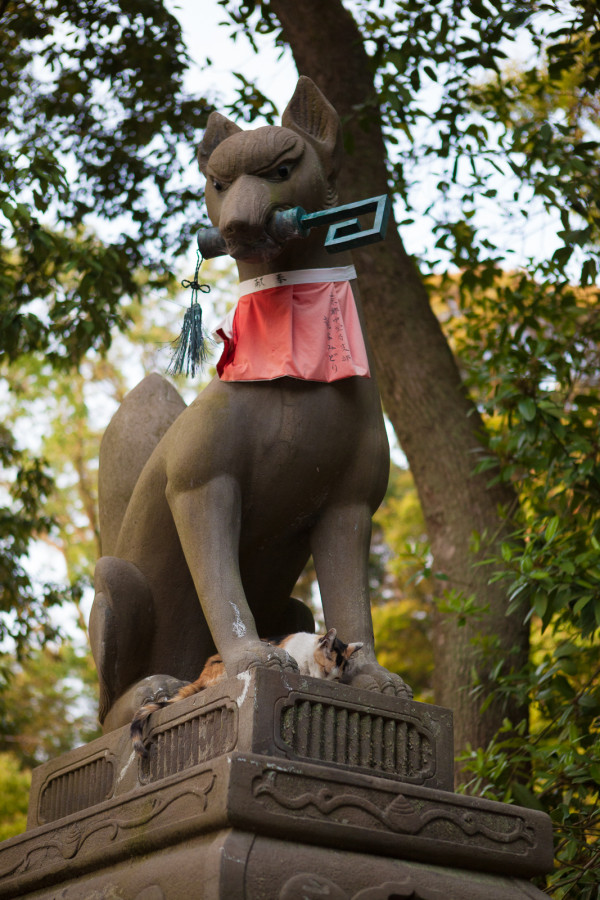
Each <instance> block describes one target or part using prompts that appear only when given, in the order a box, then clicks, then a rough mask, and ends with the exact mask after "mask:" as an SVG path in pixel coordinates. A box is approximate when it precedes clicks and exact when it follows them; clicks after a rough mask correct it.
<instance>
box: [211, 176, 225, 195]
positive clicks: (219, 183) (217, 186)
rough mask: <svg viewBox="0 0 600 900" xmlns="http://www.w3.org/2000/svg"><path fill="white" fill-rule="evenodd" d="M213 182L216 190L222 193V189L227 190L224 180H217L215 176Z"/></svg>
mask: <svg viewBox="0 0 600 900" xmlns="http://www.w3.org/2000/svg"><path fill="white" fill-rule="evenodd" d="M212 183H213V187H214V189H215V191H219V193H220V192H221V191H224V190H225V185H224V184H223V182H222V181H217V179H216V178H213V180H212Z"/></svg>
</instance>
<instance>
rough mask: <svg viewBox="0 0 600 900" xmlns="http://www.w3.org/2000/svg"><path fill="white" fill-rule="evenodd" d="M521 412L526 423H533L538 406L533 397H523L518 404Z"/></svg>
mask: <svg viewBox="0 0 600 900" xmlns="http://www.w3.org/2000/svg"><path fill="white" fill-rule="evenodd" d="M518 407H519V412H520V413H521V415H522V416H523V418H524V419H525V421H526V422H533V420H534V419H535V417H536V414H537V406H536V403H535V400H534V399H533V397H523V398H522V399H521V400H519V403H518Z"/></svg>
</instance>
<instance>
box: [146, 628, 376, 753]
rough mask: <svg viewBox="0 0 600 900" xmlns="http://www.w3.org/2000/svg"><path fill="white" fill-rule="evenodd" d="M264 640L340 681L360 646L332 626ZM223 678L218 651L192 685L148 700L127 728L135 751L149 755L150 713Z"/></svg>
mask: <svg viewBox="0 0 600 900" xmlns="http://www.w3.org/2000/svg"><path fill="white" fill-rule="evenodd" d="M265 643H267V644H273V645H274V646H276V647H282V648H283V649H284V650H287V652H288V653H289V654H290V656H292V657H293V658H294V659H295V660H296V662H297V663H298V669H299V671H300V674H301V675H310V676H312V677H313V678H324V679H325V680H327V681H339V680H340V678H341V677H342V675H343V673H344V669H345V668H346V665H347V663H348V660H349V659H350V658H351V657H352V656H354V654H355V653H358V651H359V650H360V649H361V647H362V644H361V643H354V644H345V643H344V642H343V641H341V640H340V639H339V638H338V636H337V632H336V630H335V628H330V629H329V631H328V632H327V634H308V633H307V632H305V631H299V632H297V633H296V634H288V635H287V636H286V637H284V638H278V639H276V638H270V639H269V640H267V641H265ZM226 677H227V674H226V672H225V666H224V665H223V660H222V659H221V657H220V656H219V655H218V654H215V655H214V656H210V657H209V658H208V659H207V660H206V663H205V664H204V668H203V669H202V672H201V673H200V675H199V676H198V678H197V679H196V680H195V681H193V682H192V683H191V684H186V685H184V686H183V687H182V688H180V689H179V690H178V691H177V693H176V694H174V695H173V697H170V698H169V699H164V700H154V701H150V702H149V703H144V705H143V706H140V708H139V709H138V711H137V712H136V714H135V716H134V717H133V720H132V722H131V728H130V733H131V740H132V741H133V746H134V749H135V751H136V753H138V754H139V755H140V756H142V757H144V758H145V757H147V756H148V751H147V749H146V746H145V744H144V739H143V735H144V726H145V724H146V722H147V721H148V719H149V718H150V716H151V715H152V713H154V712H157V711H158V710H159V709H163V708H164V707H165V706H168V705H169V704H170V703H176V702H177V701H178V700H183V699H184V698H185V697H191V696H192V694H197V693H199V692H200V691H203V690H204V688H207V687H210V686H211V685H213V684H217V683H218V682H219V681H223V680H224V679H225V678H226Z"/></svg>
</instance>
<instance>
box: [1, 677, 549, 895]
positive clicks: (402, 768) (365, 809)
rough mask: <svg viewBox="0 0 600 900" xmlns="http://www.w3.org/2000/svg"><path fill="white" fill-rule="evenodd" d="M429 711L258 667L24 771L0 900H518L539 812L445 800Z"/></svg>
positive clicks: (440, 738) (444, 721) (535, 859)
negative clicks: (146, 723) (138, 748)
mask: <svg viewBox="0 0 600 900" xmlns="http://www.w3.org/2000/svg"><path fill="white" fill-rule="evenodd" d="M451 727H452V726H451V718H450V715H449V713H448V711H447V710H440V709H438V708H436V707H432V706H429V705H426V704H417V703H412V702H409V701H403V700H397V699H396V698H394V697H387V696H382V695H377V694H373V693H370V692H369V693H367V692H362V691H356V690H354V689H352V688H346V687H342V686H340V685H332V684H328V683H327V682H323V681H315V680H314V679H310V678H303V677H301V676H292V675H288V674H284V673H281V672H278V671H272V670H266V669H258V670H256V671H254V672H253V673H252V674H248V675H246V676H244V677H239V678H233V679H229V680H228V681H227V682H225V683H223V684H221V685H217V686H215V687H214V688H212V689H210V690H209V691H205V692H203V693H202V694H198V695H196V696H195V697H191V698H189V699H188V700H186V701H182V702H181V703H178V704H173V706H171V707H169V708H167V709H165V710H163V711H161V712H160V713H158V714H156V715H155V716H154V717H153V719H152V732H151V734H150V739H151V752H150V757H149V760H148V761H144V762H142V761H141V760H139V759H138V757H136V756H135V755H134V754H133V753H132V752H131V746H130V742H129V736H128V729H127V728H124V729H120V730H119V731H117V732H112V733H111V734H108V735H106V736H104V737H103V738H100V739H99V740H97V741H94V742H93V743H91V744H89V745H87V746H86V747H81V748H79V749H78V750H75V751H73V752H72V753H68V754H66V755H65V756H63V757H61V758H60V759H58V760H55V761H53V762H51V763H49V764H47V765H45V766H41V767H40V768H39V769H38V770H36V772H35V773H34V776H35V777H34V781H33V785H32V792H31V800H30V812H29V828H30V830H28V831H27V832H26V833H25V834H24V835H20V836H19V837H16V838H12V839H11V840H9V841H5V842H4V843H3V844H1V845H0V898H7V900H8V898H10V900H13V898H17V897H28V898H31V900H33V898H39V900H50V898H55V897H58V896H60V897H61V898H63V900H75V898H77V900H80V898H89V900H104V898H106V900H108V898H110V900H130V898H132V900H133V898H135V900H162V898H167V900H183V898H185V900H188V898H190V897H193V898H207V900H208V898H211V900H213V898H228V900H237V898H248V900H250V898H253V900H254V898H256V900H259V898H260V900H271V898H279V900H293V898H300V897H304V898H308V900H310V898H314V900H317V898H322V897H327V898H330V900H343V898H353V900H358V898H360V900H384V898H385V900H388V898H392V897H393V898H404V897H405V898H414V900H418V898H421V900H432V898H438V900H453V898H456V900H505V898H506V900H511V898H513V900H518V898H534V897H539V898H542V897H543V895H542V894H541V892H539V891H537V889H535V888H533V887H532V885H531V884H530V883H528V882H527V880H526V879H529V878H531V877H533V876H534V875H538V874H543V873H545V872H547V871H549V870H550V869H551V867H552V836H551V828H550V820H549V819H548V817H547V816H545V815H544V814H542V813H539V812H536V811H532V810H526V809H521V808H519V807H514V806H509V805H506V804H500V803H492V802H490V801H485V800H481V799H478V798H472V797H464V796H460V795H457V794H453V793H452V792H451V787H452V785H451V774H450V773H451V763H452V747H451Z"/></svg>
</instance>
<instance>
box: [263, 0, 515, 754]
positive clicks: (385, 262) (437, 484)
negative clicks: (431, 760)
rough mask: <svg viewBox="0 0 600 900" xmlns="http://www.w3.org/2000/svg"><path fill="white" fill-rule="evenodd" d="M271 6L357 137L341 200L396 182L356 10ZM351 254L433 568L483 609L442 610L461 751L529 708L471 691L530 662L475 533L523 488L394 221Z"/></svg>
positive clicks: (296, 2)
mask: <svg viewBox="0 0 600 900" xmlns="http://www.w3.org/2000/svg"><path fill="white" fill-rule="evenodd" d="M270 7H271V9H272V10H273V12H274V13H275V14H276V15H277V17H278V19H279V21H280V23H281V26H282V37H283V40H284V41H285V42H286V43H288V44H289V46H290V48H291V50H292V53H293V55H294V59H295V62H296V65H297V68H298V72H299V73H300V74H302V75H308V76H309V77H310V78H312V79H313V81H315V83H316V84H318V85H319V87H320V88H321V90H322V91H323V93H324V94H325V95H326V97H327V98H328V99H329V100H330V101H331V103H333V105H334V106H335V107H336V109H337V110H338V113H339V114H340V116H341V117H342V122H343V124H344V132H345V134H346V136H349V137H350V141H349V144H350V146H351V147H352V152H351V153H347V154H346V158H345V162H344V167H343V170H342V174H341V179H340V184H339V187H340V195H341V202H344V201H346V202H349V201H351V200H359V199H363V198H366V197H372V196H376V195H379V194H384V193H387V192H388V173H387V169H386V157H387V154H386V149H385V144H384V139H383V132H382V127H381V118H380V112H379V108H378V105H377V97H376V92H375V88H374V83H373V74H372V69H371V66H370V60H369V57H368V55H367V53H366V51H365V48H364V45H363V41H362V37H361V34H360V31H359V28H358V25H357V23H356V22H355V20H354V19H353V17H352V15H351V14H350V13H349V12H348V11H347V10H346V9H345V8H344V6H343V5H342V3H341V0H327V2H326V3H323V2H321V0H271V3H270ZM361 107H362V110H363V111H362V112H361ZM357 110H358V111H357ZM365 110H366V112H365ZM354 258H355V263H356V268H357V272H358V276H359V282H360V289H361V297H362V299H363V304H364V310H365V317H366V322H367V330H368V332H369V339H370V342H371V344H372V347H373V351H374V355H375V360H376V366H377V377H378V379H379V384H380V388H381V392H382V397H383V404H384V407H385V410H386V413H387V415H388V416H389V418H390V420H391V422H392V424H393V426H394V428H395V431H396V434H397V435H398V439H399V441H400V444H401V446H402V449H403V451H404V453H405V454H406V456H407V458H408V461H409V464H410V467H411V471H412V473H413V476H414V479H415V483H416V486H417V490H418V493H419V498H420V501H421V505H422V507H423V513H424V516H425V520H426V523H427V529H428V534H429V538H430V541H431V545H432V551H433V556H434V566H435V570H436V571H438V572H443V573H444V574H445V575H446V576H447V578H448V581H445V582H440V587H443V588H444V589H445V590H456V591H460V592H463V593H464V594H465V595H466V596H471V595H473V596H475V598H476V601H477V604H478V605H479V606H480V607H481V608H482V615H481V616H470V617H468V618H467V621H466V624H465V625H464V626H463V627H460V626H459V623H458V616H457V615H453V614H449V613H445V614H438V615H437V617H436V621H435V622H434V648H435V650H434V652H435V675H434V689H435V696H436V702H438V703H440V704H442V705H444V706H448V707H451V708H452V709H453V710H454V714H455V742H456V748H457V750H459V751H460V750H462V749H464V747H465V746H466V744H467V743H470V744H472V745H473V746H475V747H479V746H485V745H486V744H487V743H488V742H489V740H490V739H491V738H492V737H493V735H494V734H495V732H496V731H497V729H498V728H499V726H500V724H501V723H502V719H503V717H504V716H506V715H508V716H509V717H510V718H511V719H512V720H513V722H515V723H516V722H518V721H519V720H520V719H522V718H523V717H524V716H526V715H527V710H526V708H523V707H522V706H521V707H519V706H517V705H516V704H512V705H511V704H509V705H508V707H505V706H503V705H502V704H501V703H500V702H495V703H492V704H491V705H490V707H488V709H487V711H486V712H485V713H484V714H483V715H481V714H480V707H481V702H482V699H483V697H482V696H478V697H474V696H473V695H472V693H471V692H470V686H471V684H472V678H473V676H472V671H473V668H475V669H476V670H477V672H478V674H479V677H480V678H481V679H482V680H483V681H484V683H485V681H486V680H487V673H489V672H490V671H491V669H492V668H493V666H494V665H496V663H497V662H499V661H504V664H505V666H507V667H508V666H510V667H513V666H516V667H520V666H521V665H523V664H524V663H525V661H526V659H527V650H528V629H527V627H526V626H525V625H524V624H523V622H522V616H520V615H519V614H516V615H515V614H513V615H511V616H507V615H506V606H507V601H506V595H505V591H504V589H503V587H502V585H501V584H499V583H496V584H493V585H488V579H489V575H490V570H489V568H488V567H486V566H476V565H475V563H476V562H477V559H478V557H477V555H475V554H474V553H473V552H472V551H471V549H470V542H471V537H472V534H473V532H478V533H479V534H481V535H482V536H486V537H487V544H486V546H485V547H484V549H483V551H482V554H480V557H479V558H481V555H485V556H487V555H489V552H490V550H493V549H494V547H496V548H497V546H498V543H499V540H500V538H501V537H502V536H503V534H504V533H505V529H506V528H507V524H506V521H505V519H504V518H503V516H502V515H500V513H499V507H503V508H504V509H505V510H506V509H511V508H512V509H514V507H515V504H516V498H515V495H514V493H513V491H512V490H511V489H510V487H508V486H506V485H497V486H495V487H493V488H489V487H488V481H489V479H490V478H491V477H492V474H493V473H491V474H490V473H489V472H487V473H485V474H484V475H474V474H473V468H474V466H475V463H476V461H477V459H478V458H479V457H480V455H481V453H482V451H483V443H482V439H481V436H482V434H483V429H484V426H483V423H482V421H481V418H480V416H479V414H478V413H477V410H476V409H475V407H474V405H473V403H472V402H471V400H470V399H469V397H468V395H467V393H466V391H465V389H464V387H463V385H462V383H461V379H460V375H459V372H458V368H457V365H456V362H455V360H454V357H453V355H452V351H451V350H450V348H449V346H448V343H447V341H446V339H445V337H444V335H443V333H442V330H441V328H440V325H439V323H438V321H437V319H436V317H435V315H434V314H433V312H432V310H431V306H430V304H429V298H428V295H427V291H426V289H425V286H424V284H423V282H422V280H421V278H420V276H419V273H418V271H417V269H416V267H415V265H414V263H413V261H412V259H411V258H410V257H409V256H408V255H407V253H406V251H405V250H404V247H403V245H402V241H401V239H400V236H399V235H398V232H397V229H396V227H395V225H394V223H393V222H391V223H390V228H389V230H388V237H387V239H386V241H385V242H384V243H380V244H375V245H373V246H371V247H369V248H367V249H364V250H359V251H355V252H354ZM486 609H487V612H485V610H486ZM482 651H485V652H483V654H482Z"/></svg>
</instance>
